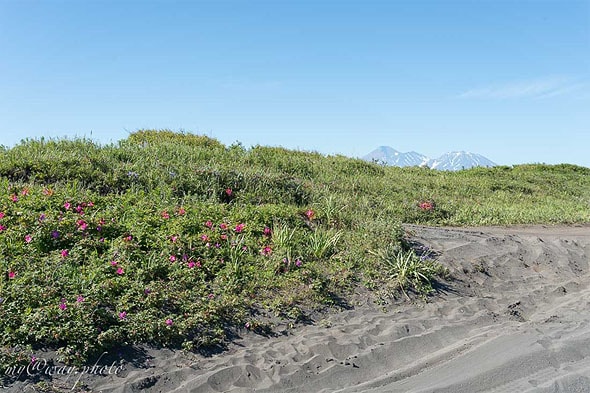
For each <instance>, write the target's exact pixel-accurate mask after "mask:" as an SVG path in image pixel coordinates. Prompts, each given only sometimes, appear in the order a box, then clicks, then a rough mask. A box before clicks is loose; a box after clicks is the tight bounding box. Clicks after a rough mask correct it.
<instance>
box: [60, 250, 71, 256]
mask: <svg viewBox="0 0 590 393" xmlns="http://www.w3.org/2000/svg"><path fill="white" fill-rule="evenodd" d="M69 254H70V252H69V251H68V250H61V257H62V258H65V257H67V256H68V255H69Z"/></svg>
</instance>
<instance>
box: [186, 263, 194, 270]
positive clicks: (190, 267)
mask: <svg viewBox="0 0 590 393" xmlns="http://www.w3.org/2000/svg"><path fill="white" fill-rule="evenodd" d="M187 265H188V268H189V269H192V268H193V267H195V263H194V262H193V261H189V262H188V264H187Z"/></svg>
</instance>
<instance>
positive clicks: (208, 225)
mask: <svg viewBox="0 0 590 393" xmlns="http://www.w3.org/2000/svg"><path fill="white" fill-rule="evenodd" d="M205 226H206V227H207V228H209V229H211V228H212V227H213V222H211V220H208V221H207V222H206V223H205Z"/></svg>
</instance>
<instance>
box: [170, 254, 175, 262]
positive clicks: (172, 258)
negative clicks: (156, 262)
mask: <svg viewBox="0 0 590 393" xmlns="http://www.w3.org/2000/svg"><path fill="white" fill-rule="evenodd" d="M168 259H169V260H170V262H176V255H170V258H168Z"/></svg>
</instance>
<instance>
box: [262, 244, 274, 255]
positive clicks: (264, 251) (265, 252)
mask: <svg viewBox="0 0 590 393" xmlns="http://www.w3.org/2000/svg"><path fill="white" fill-rule="evenodd" d="M260 253H261V254H262V255H264V256H268V255H270V254H272V248H270V246H266V247H264V248H263V249H262V251H261V252H260Z"/></svg>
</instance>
